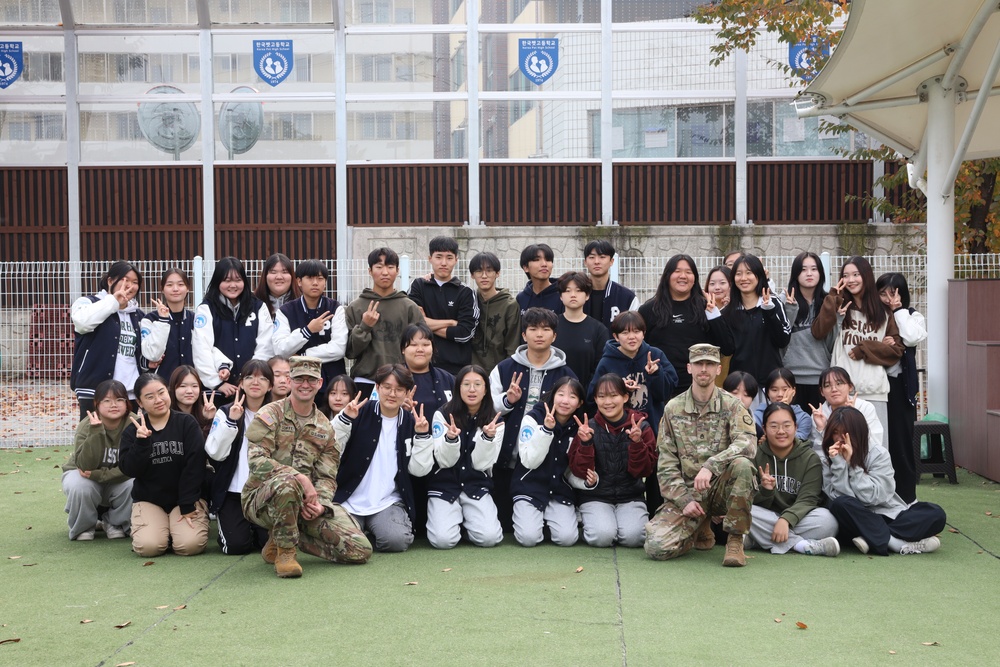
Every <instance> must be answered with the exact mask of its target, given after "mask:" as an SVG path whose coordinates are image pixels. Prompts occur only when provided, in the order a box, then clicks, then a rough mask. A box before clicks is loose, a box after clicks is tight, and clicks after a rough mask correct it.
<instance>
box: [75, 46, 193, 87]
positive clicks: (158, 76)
mask: <svg viewBox="0 0 1000 667" xmlns="http://www.w3.org/2000/svg"><path fill="white" fill-rule="evenodd" d="M79 52H80V94H81V95H141V94H143V93H145V92H146V91H148V90H149V89H150V88H151V87H153V86H156V85H157V84H169V85H171V86H174V87H176V88H179V89H180V90H182V91H184V92H185V93H189V94H195V95H196V94H199V93H200V92H201V90H200V88H199V85H198V82H199V80H200V73H199V70H198V36H197V35H171V34H169V33H164V34H162V35H100V36H96V35H82V36H80V38H79Z"/></svg>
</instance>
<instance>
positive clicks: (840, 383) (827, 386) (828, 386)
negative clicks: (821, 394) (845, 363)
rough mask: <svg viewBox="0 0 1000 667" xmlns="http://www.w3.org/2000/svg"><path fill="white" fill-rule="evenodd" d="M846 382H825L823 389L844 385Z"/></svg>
mask: <svg viewBox="0 0 1000 667" xmlns="http://www.w3.org/2000/svg"><path fill="white" fill-rule="evenodd" d="M846 386H847V383H846V382H844V381H843V380H837V381H835V382H827V383H825V384H824V385H823V389H833V388H834V387H846Z"/></svg>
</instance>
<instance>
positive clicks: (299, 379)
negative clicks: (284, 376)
mask: <svg viewBox="0 0 1000 667" xmlns="http://www.w3.org/2000/svg"><path fill="white" fill-rule="evenodd" d="M292 384H323V378H314V377H309V376H308V375H297V376H296V377H293V378H292Z"/></svg>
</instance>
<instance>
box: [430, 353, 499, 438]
mask: <svg viewBox="0 0 1000 667" xmlns="http://www.w3.org/2000/svg"><path fill="white" fill-rule="evenodd" d="M469 375H478V376H479V377H480V378H482V380H483V384H484V385H485V386H486V391H485V393H484V394H483V402H482V403H480V404H479V411H478V412H476V415H475V417H474V418H473V420H472V425H473V426H475V427H476V428H482V427H483V426H485V425H486V424H489V423H490V422H491V421H493V418H494V417H496V415H497V412H496V410H495V409H494V408H493V394H492V393H491V392H490V375H489V373H487V372H486V369H485V368H483V367H482V366H477V365H476V364H469V365H468V366H464V367H462V370H460V371H459V372H458V375H456V376H455V388H454V391H452V393H451V400H450V401H448V402H447V403H445V404H444V405H442V406H441V407H440V408H438V409H439V410H440V412H441V416H443V417H444V418H445V419H446V420H447V419H448V416H449V415H451V416H452V417H454V418H455V425H456V426H458V427H459V428H461V429H464V428H465V427H466V426H467V425H468V423H469V421H468V420H469V417H470V415H469V406H467V405H466V404H465V401H463V400H462V381H463V380H465V378H466V377H467V376H469Z"/></svg>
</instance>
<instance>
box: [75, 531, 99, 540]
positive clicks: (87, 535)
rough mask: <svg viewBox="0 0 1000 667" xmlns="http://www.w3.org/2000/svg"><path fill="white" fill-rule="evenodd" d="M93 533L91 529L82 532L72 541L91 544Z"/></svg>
mask: <svg viewBox="0 0 1000 667" xmlns="http://www.w3.org/2000/svg"><path fill="white" fill-rule="evenodd" d="M94 532H95V531H94V529H93V528H91V529H90V530H85V531H83V532H82V533H80V534H79V535H77V536H76V537H74V538H73V539H75V540H76V541H77V542H92V541H93V540H94Z"/></svg>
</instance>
